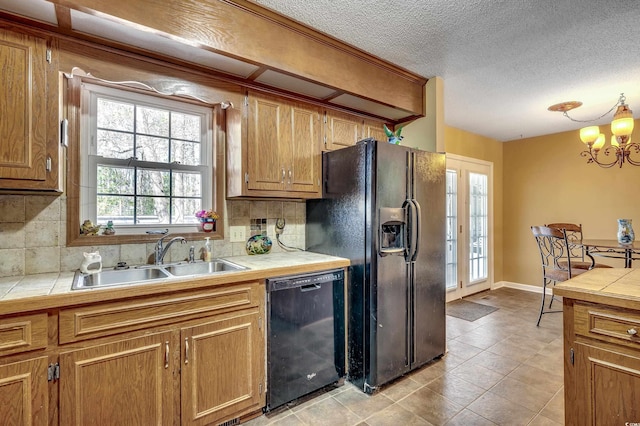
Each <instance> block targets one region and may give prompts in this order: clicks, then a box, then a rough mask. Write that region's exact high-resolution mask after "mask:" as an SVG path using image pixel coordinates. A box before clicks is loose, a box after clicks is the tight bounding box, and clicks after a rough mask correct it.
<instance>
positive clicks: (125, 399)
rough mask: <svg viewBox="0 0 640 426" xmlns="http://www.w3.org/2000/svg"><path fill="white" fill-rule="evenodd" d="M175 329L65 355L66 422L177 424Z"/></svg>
mask: <svg viewBox="0 0 640 426" xmlns="http://www.w3.org/2000/svg"><path fill="white" fill-rule="evenodd" d="M170 350H171V333H170V332H166V333H158V334H152V335H149V336H144V337H138V338H130V339H124V340H121V341H117V342H114V343H108V344H104V345H97V346H90V347H87V348H83V349H78V350H73V351H69V352H63V353H61V354H60V371H61V373H60V375H61V379H60V425H78V426H81V425H113V426H116V425H142V424H144V425H170V424H173V416H174V415H173V411H172V410H173V399H174V395H173V387H172V380H173V371H172V370H173V368H174V366H173V365H172V364H173V363H172V362H171V353H170Z"/></svg>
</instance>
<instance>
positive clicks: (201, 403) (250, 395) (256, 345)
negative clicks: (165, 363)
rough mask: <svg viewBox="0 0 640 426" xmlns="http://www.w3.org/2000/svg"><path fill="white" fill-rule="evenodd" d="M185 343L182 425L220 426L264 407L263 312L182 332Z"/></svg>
mask: <svg viewBox="0 0 640 426" xmlns="http://www.w3.org/2000/svg"><path fill="white" fill-rule="evenodd" d="M181 341H182V359H181V363H182V366H181V396H182V398H181V400H182V403H181V405H182V410H181V412H182V415H181V419H182V424H183V425H206V424H210V423H214V422H217V423H220V422H224V421H227V420H230V419H233V418H235V417H237V416H238V414H243V413H244V414H246V413H250V412H253V411H256V410H259V409H260V408H261V407H263V406H264V405H265V404H264V403H265V395H264V386H263V383H264V380H265V377H264V356H265V352H264V347H265V342H264V332H263V330H262V320H261V317H260V314H259V313H258V312H255V311H254V312H251V311H249V312H244V313H237V314H233V315H226V316H223V317H221V318H219V319H217V320H215V321H212V322H208V323H205V324H201V325H198V326H195V327H187V328H183V329H182V331H181Z"/></svg>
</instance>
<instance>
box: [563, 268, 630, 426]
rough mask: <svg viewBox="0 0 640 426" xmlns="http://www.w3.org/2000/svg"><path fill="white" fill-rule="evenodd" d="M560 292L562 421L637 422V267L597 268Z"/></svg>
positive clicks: (566, 282) (564, 284)
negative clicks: (562, 364)
mask: <svg viewBox="0 0 640 426" xmlns="http://www.w3.org/2000/svg"><path fill="white" fill-rule="evenodd" d="M554 295H556V296H562V298H563V299H562V304H563V327H564V332H563V335H564V386H565V389H564V395H565V398H564V400H565V424H567V425H613V424H636V423H640V405H638V401H640V336H639V335H638V331H640V269H623V268H611V269H608V268H598V269H593V270H591V271H589V272H587V273H585V274H582V275H579V276H577V277H575V278H573V279H571V280H568V281H565V282H563V283H561V284H558V285H556V287H555V288H554Z"/></svg>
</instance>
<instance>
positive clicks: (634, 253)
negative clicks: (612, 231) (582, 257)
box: [581, 239, 640, 268]
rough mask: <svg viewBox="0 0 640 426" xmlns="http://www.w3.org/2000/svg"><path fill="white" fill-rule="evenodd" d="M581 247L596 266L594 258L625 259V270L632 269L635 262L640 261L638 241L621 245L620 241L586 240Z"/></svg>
mask: <svg viewBox="0 0 640 426" xmlns="http://www.w3.org/2000/svg"><path fill="white" fill-rule="evenodd" d="M581 245H582V247H584V250H585V254H586V255H587V256H588V257H589V258H590V259H591V262H592V263H593V265H595V264H596V261H595V259H594V258H593V256H600V257H609V258H614V259H624V267H625V268H631V267H632V264H633V261H634V260H640V242H638V241H633V242H631V243H628V244H621V243H619V242H618V240H592V239H584V240H582V243H581Z"/></svg>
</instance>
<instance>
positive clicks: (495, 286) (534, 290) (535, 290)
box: [491, 281, 553, 295]
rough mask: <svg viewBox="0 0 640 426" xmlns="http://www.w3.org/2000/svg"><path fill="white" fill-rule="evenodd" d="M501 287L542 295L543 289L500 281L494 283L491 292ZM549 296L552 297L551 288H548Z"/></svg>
mask: <svg viewBox="0 0 640 426" xmlns="http://www.w3.org/2000/svg"><path fill="white" fill-rule="evenodd" d="M500 287H508V288H515V289H517V290H524V291H530V292H532V293H542V287H540V286H537V285H531V284H520V283H513V282H510V281H498V282H497V283H493V285H492V286H491V290H496V289H498V288H500ZM547 294H548V295H552V294H553V290H552V289H551V288H547Z"/></svg>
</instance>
